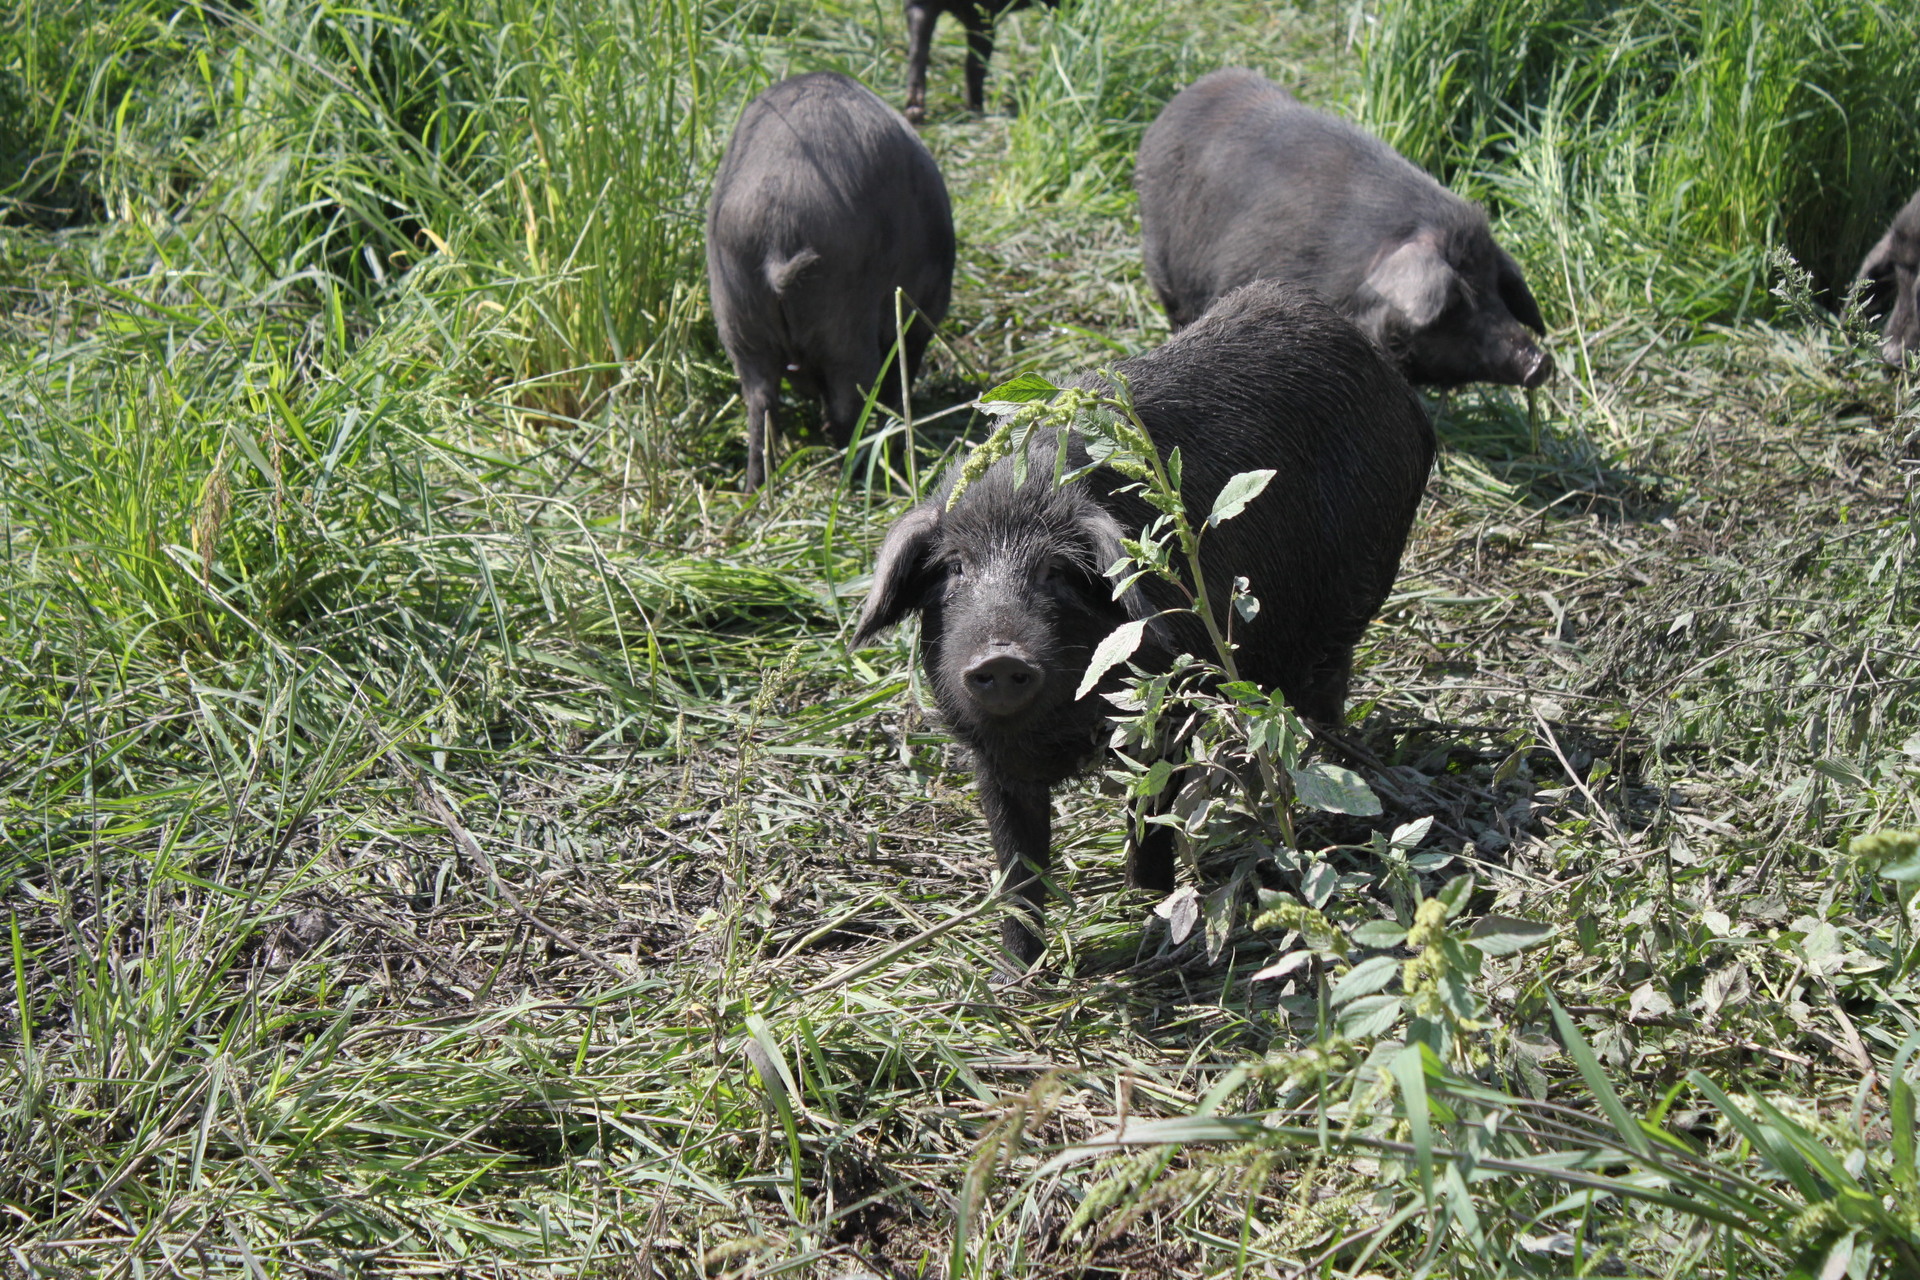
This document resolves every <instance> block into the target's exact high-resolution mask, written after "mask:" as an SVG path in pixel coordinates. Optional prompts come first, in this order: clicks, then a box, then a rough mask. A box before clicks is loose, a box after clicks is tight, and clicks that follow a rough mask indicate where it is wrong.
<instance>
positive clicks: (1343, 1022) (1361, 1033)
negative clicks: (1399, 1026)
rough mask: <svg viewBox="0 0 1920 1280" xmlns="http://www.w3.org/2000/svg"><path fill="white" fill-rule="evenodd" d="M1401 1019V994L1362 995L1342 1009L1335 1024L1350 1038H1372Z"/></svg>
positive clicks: (1380, 1034)
mask: <svg viewBox="0 0 1920 1280" xmlns="http://www.w3.org/2000/svg"><path fill="white" fill-rule="evenodd" d="M1398 1021H1400V997H1399V996H1361V997H1360V998H1359V999H1358V1000H1355V1001H1354V1002H1353V1003H1352V1004H1350V1005H1348V1006H1347V1007H1346V1008H1344V1009H1342V1010H1341V1011H1340V1014H1339V1016H1338V1017H1337V1018H1335V1019H1334V1026H1335V1027H1336V1028H1337V1029H1338V1030H1339V1032H1340V1034H1341V1035H1343V1036H1345V1037H1346V1038H1347V1039H1349V1040H1372V1039H1375V1038H1377V1037H1379V1036H1383V1035H1385V1034H1387V1032H1389V1031H1391V1030H1393V1024H1394V1023H1396V1022H1398Z"/></svg>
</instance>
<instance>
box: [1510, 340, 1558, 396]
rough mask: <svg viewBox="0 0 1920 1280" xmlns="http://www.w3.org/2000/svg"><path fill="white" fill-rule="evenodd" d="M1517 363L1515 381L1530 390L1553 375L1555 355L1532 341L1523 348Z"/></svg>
mask: <svg viewBox="0 0 1920 1280" xmlns="http://www.w3.org/2000/svg"><path fill="white" fill-rule="evenodd" d="M1517 364H1518V367H1517V368H1516V369H1515V372H1516V373H1517V374H1518V375H1519V376H1518V377H1516V378H1515V379H1514V381H1516V382H1518V383H1519V384H1520V385H1521V386H1523V387H1525V388H1526V389H1527V390H1529V391H1531V390H1533V389H1534V388H1535V387H1537V386H1539V385H1540V384H1541V383H1543V382H1545V381H1546V380H1547V379H1548V378H1551V377H1552V376H1553V357H1552V356H1550V355H1548V354H1547V353H1546V352H1544V351H1542V350H1541V349H1540V348H1539V347H1536V346H1534V345H1533V344H1532V343H1531V342H1529V343H1528V344H1527V345H1526V346H1525V347H1524V348H1522V349H1521V351H1520V358H1519V360H1518V362H1517Z"/></svg>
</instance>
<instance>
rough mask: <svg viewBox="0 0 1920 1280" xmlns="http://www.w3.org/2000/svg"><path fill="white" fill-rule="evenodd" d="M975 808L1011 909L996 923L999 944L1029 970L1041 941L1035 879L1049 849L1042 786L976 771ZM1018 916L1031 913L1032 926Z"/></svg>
mask: <svg viewBox="0 0 1920 1280" xmlns="http://www.w3.org/2000/svg"><path fill="white" fill-rule="evenodd" d="M980 808H981V809H982V811H984V812H985V814H986V816H987V829H988V830H989V831H990V832H992V833H993V851H994V854H995V855H996V856H997V857H998V859H999V862H1000V871H1001V874H1002V875H1004V876H1005V877H1006V879H1007V888H1006V893H1007V898H1008V905H1009V906H1010V907H1012V908H1013V912H1012V913H1010V914H1009V915H1008V916H1007V917H1006V918H1005V919H1004V920H1002V921H1001V922H1000V945H1001V946H1003V947H1005V948H1006V949H1007V952H1008V954H1010V955H1012V956H1013V958H1014V959H1016V960H1018V961H1019V962H1020V965H1021V967H1022V968H1023V969H1026V968H1031V967H1032V965H1033V962H1034V961H1035V960H1038V959H1039V958H1040V953H1041V952H1042V951H1044V950H1045V949H1046V945H1047V944H1046V940H1045V939H1044V938H1043V937H1042V936H1041V934H1040V925H1041V920H1042V918H1043V917H1044V915H1045V912H1046V908H1045V906H1044V905H1043V904H1044V902H1045V893H1046V888H1045V886H1044V885H1043V884H1041V881H1040V877H1041V876H1043V875H1045V874H1046V871H1047V867H1048V864H1049V863H1050V862H1051V860H1052V852H1053V851H1052V841H1053V825H1052V818H1053V815H1052V813H1051V811H1050V809H1049V806H1048V801H1047V788H1046V787H1032V786H1020V785H1018V784H1014V785H1008V784H1007V783H1005V782H1003V781H1001V780H1000V779H998V778H993V777H988V776H985V775H982V776H981V778H980ZM1022 917H1031V919H1032V924H1031V925H1029V923H1028V921H1027V920H1026V919H1023V918H1022Z"/></svg>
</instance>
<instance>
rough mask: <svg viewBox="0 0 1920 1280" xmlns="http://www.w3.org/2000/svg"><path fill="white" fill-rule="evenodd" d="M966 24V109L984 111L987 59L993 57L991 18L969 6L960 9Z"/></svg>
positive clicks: (961, 17) (977, 111)
mask: <svg viewBox="0 0 1920 1280" xmlns="http://www.w3.org/2000/svg"><path fill="white" fill-rule="evenodd" d="M960 20H961V21H962V22H964V23H966V26H967V110H969V111H972V112H975V113H976V114H977V113H981V112H984V111H985V110H986V109H987V107H986V102H987V60H988V59H990V58H992V57H993V19H992V18H989V17H987V16H986V15H985V14H983V13H981V12H980V11H979V10H978V9H975V8H972V7H971V6H969V7H966V8H963V9H961V10H960Z"/></svg>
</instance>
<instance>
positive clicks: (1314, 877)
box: [1300, 862, 1340, 911]
mask: <svg viewBox="0 0 1920 1280" xmlns="http://www.w3.org/2000/svg"><path fill="white" fill-rule="evenodd" d="M1339 887H1340V873H1339V872H1337V871H1335V870H1334V869H1333V867H1332V865H1331V864H1329V863H1325V862H1316V863H1314V864H1313V865H1312V866H1311V867H1308V868H1307V874H1305V875H1303V876H1301V877H1300V896H1301V897H1303V898H1305V899H1306V900H1307V905H1308V906H1310V907H1312V908H1313V909H1314V910H1315V911H1318V910H1319V909H1320V908H1321V907H1324V906H1326V905H1327V899H1328V898H1331V897H1332V896H1333V891H1334V890H1335V889H1337V888H1339Z"/></svg>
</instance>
